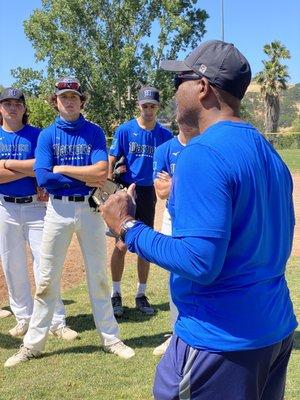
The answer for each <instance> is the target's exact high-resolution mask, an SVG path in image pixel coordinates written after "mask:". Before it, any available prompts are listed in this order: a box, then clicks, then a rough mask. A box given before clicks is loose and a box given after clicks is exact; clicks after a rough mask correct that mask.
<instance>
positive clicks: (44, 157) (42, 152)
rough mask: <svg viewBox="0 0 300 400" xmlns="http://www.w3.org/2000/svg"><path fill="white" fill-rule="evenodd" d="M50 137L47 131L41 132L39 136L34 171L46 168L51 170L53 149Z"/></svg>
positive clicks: (49, 132)
mask: <svg viewBox="0 0 300 400" xmlns="http://www.w3.org/2000/svg"><path fill="white" fill-rule="evenodd" d="M52 145H53V144H52V135H51V131H50V130H48V129H45V130H42V131H41V133H40V134H39V137H38V141H37V146H36V149H35V164H34V170H36V169H38V168H46V169H50V170H52V167H53V149H52V147H53V146H52Z"/></svg>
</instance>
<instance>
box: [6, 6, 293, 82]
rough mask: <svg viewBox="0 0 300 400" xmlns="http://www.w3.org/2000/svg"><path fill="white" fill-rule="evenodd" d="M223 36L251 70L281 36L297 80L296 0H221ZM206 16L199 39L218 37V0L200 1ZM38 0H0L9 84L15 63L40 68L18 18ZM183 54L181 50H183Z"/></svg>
mask: <svg viewBox="0 0 300 400" xmlns="http://www.w3.org/2000/svg"><path fill="white" fill-rule="evenodd" d="M223 1H224V28H225V29H224V33H225V35H224V39H225V41H227V42H232V43H234V44H235V45H236V46H237V47H238V49H239V50H240V51H241V52H242V53H243V54H244V55H245V56H246V57H247V58H248V60H249V62H250V64H251V67H252V71H253V74H255V73H257V72H258V71H260V70H261V69H262V67H263V65H262V62H261V60H262V59H265V55H264V53H263V46H264V45H265V44H266V43H270V42H271V41H274V40H280V41H281V42H282V43H283V44H284V45H285V46H286V47H287V48H288V49H289V50H290V52H291V59H290V60H286V61H285V64H286V65H287V66H288V71H289V74H290V77H291V79H290V83H300V1H299V0H285V1H284V2H282V3H281V2H275V1H274V0H250V1H243V0H223ZM198 4H199V6H200V7H201V8H203V9H205V10H206V11H207V13H208V14H209V15H210V18H209V19H208V21H207V23H206V30H207V33H206V35H205V37H204V40H209V39H221V0H199V1H198ZM40 6H41V0H16V1H7V0H0V51H1V61H0V84H2V85H3V86H10V85H11V84H13V81H14V80H13V78H12V76H11V74H10V70H11V69H13V68H17V67H19V66H20V67H24V68H27V67H32V68H34V69H41V68H42V67H43V64H38V63H36V61H35V58H34V49H33V47H32V46H31V43H30V42H29V40H28V39H27V38H26V36H25V34H24V30H23V21H24V20H26V19H28V17H29V16H30V15H31V14H32V12H33V10H34V9H36V8H39V7H40ZM183 56H185V54H183Z"/></svg>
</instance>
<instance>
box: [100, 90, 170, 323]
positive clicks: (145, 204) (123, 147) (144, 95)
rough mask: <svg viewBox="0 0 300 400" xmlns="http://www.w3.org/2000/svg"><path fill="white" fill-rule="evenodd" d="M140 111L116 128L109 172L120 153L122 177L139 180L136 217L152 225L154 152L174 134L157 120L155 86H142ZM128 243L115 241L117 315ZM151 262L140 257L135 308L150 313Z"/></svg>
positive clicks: (113, 264)
mask: <svg viewBox="0 0 300 400" xmlns="http://www.w3.org/2000/svg"><path fill="white" fill-rule="evenodd" d="M138 107H139V111H140V115H139V117H137V118H134V119H132V120H130V121H127V122H125V123H124V124H122V125H120V126H119V127H118V129H117V130H116V133H115V135H114V139H113V142H112V145H111V148H110V152H109V174H108V177H109V178H112V177H113V171H114V166H115V164H116V162H117V160H118V159H119V158H120V157H122V156H123V157H124V165H123V166H121V167H119V169H121V171H122V174H121V175H120V178H119V180H120V181H121V183H122V184H123V185H124V186H125V187H128V186H129V185H130V184H132V183H135V184H136V196H137V197H136V204H137V211H136V218H137V219H139V220H140V221H143V222H144V223H145V224H147V225H148V226H151V227H153V224H154V213H155V204H156V195H155V190H154V186H153V177H152V174H153V153H154V150H155V149H156V147H157V146H159V145H160V144H162V143H164V142H166V141H167V140H169V139H171V138H172V134H171V132H170V131H168V130H167V129H166V128H164V127H163V126H161V125H160V124H159V123H158V122H157V120H156V116H157V112H158V109H159V92H158V90H157V89H156V88H153V87H148V86H146V87H142V88H141V90H140V91H139V95H138ZM126 251H127V248H126V246H125V245H124V244H123V245H122V243H121V242H120V241H117V242H116V246H115V248H114V251H113V254H112V257H111V274H112V284H113V287H112V305H113V308H114V314H115V316H117V317H120V316H122V315H123V312H124V309H123V305H122V297H121V279H122V275H123V270H124V258H125V254H126ZM149 268H150V264H149V262H148V261H147V260H144V259H143V258H142V257H138V260H137V272H138V287H137V293H136V298H135V302H136V308H137V309H139V310H140V311H142V312H143V313H145V314H148V315H151V314H153V313H154V309H153V308H152V307H151V305H150V304H149V302H148V299H147V297H146V295H145V292H146V287H147V280H148V275H149Z"/></svg>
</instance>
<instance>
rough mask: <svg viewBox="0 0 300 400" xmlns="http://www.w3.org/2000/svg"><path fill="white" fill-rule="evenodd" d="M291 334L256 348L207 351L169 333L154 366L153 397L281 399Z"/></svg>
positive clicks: (163, 399) (162, 399) (170, 399)
mask: <svg viewBox="0 0 300 400" xmlns="http://www.w3.org/2000/svg"><path fill="white" fill-rule="evenodd" d="M292 346H293V334H292V335H290V336H288V337H287V338H286V339H284V340H282V341H281V342H279V343H276V344H274V345H272V346H268V347H263V348H261V349H257V350H248V351H234V352H223V353H211V352H208V351H205V350H197V349H194V348H192V347H190V346H189V345H187V344H185V343H184V342H183V341H182V340H181V339H180V338H179V337H178V336H177V335H176V334H174V335H173V338H172V340H171V343H170V345H169V347H168V350H167V352H166V353H165V355H164V357H163V358H162V359H161V361H160V363H159V364H158V366H157V369H156V375H155V381H154V388H153V394H154V398H155V399H156V400H283V398H284V388H285V378H286V370H287V365H288V361H289V358H290V354H291V351H292Z"/></svg>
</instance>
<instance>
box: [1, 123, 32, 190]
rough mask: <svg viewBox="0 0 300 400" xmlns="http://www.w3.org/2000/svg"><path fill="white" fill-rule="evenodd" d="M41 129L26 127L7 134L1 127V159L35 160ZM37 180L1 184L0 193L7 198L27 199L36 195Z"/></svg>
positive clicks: (25, 179)
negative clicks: (26, 197)
mask: <svg viewBox="0 0 300 400" xmlns="http://www.w3.org/2000/svg"><path fill="white" fill-rule="evenodd" d="M39 133H40V129H39V128H35V127H33V126H31V125H25V126H24V127H23V128H22V129H20V130H19V131H17V132H7V131H5V130H4V129H3V128H2V127H0V159H2V160H4V159H14V160H30V159H32V158H34V151H35V148H36V144H37V140H38V136H39ZM36 185H37V183H36V179H35V178H33V177H29V176H27V177H25V178H21V179H18V180H16V181H12V182H8V183H1V184H0V193H1V194H3V195H6V196H14V197H25V196H30V195H33V194H36Z"/></svg>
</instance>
